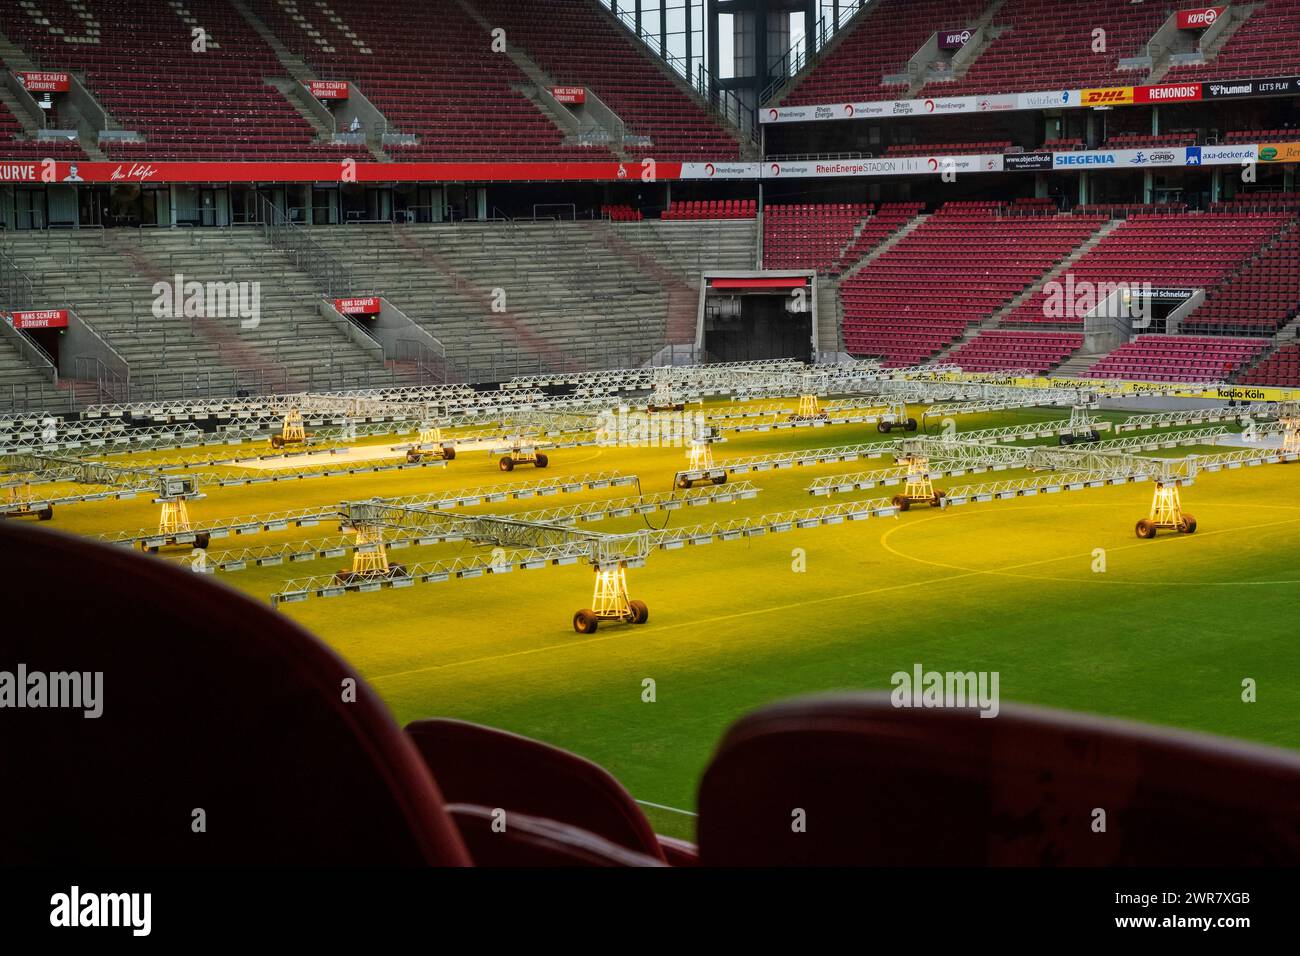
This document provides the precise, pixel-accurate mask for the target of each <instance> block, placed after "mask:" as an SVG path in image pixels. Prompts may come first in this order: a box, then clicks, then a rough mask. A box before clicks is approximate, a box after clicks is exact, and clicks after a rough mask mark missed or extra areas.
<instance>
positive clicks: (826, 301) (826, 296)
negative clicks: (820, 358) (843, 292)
mask: <svg viewBox="0 0 1300 956" xmlns="http://www.w3.org/2000/svg"><path fill="white" fill-rule="evenodd" d="M843 327H844V312H843V309H842V308H841V307H840V284H839V281H838V280H837V279H836V278H835V277H834V276H818V277H817V351H818V352H820V353H822V354H826V353H828V352H829V353H833V354H838V353H841V352H843V351H844V332H843Z"/></svg>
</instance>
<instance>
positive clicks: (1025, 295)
mask: <svg viewBox="0 0 1300 956" xmlns="http://www.w3.org/2000/svg"><path fill="white" fill-rule="evenodd" d="M1122 222H1123V220H1118V219H1112V220H1110V221H1109V222H1107V223H1105V224H1104V225H1102V226H1101V228H1099V229H1098V230H1097V231H1096V232H1094V233H1093V234H1092V235H1091V236H1089V237H1088V239H1087V240H1086V241H1084V242H1082V243H1080V244H1079V245H1078V246H1076V247H1075V248H1074V251H1073V252H1071V253H1070V254H1069V255H1068V256H1066V257H1065V258H1064V259H1062V260H1061V261H1060V262H1058V263H1057V264H1056V265H1055V266H1053V267H1052V268H1051V269H1049V270H1048V271H1047V272H1044V273H1043V274H1042V275H1041V276H1040V277H1039V279H1038V281H1037V282H1035V283H1034V284H1033V285H1031V286H1029V287H1028V288H1026V289H1025V290H1024V291H1023V292H1021V293H1020V294H1019V295H1017V296H1016V297H1015V298H1013V299H1012V300H1011V301H1010V302H1008V303H1007V304H1006V305H1004V306H1003V307H1002V308H1000V309H998V310H997V311H996V312H994V313H993V314H992V315H989V316H987V317H986V318H985V319H984V320H983V321H981V322H977V323H976V324H974V325H970V326H967V328H966V331H965V332H963V333H962V336H961V338H959V339H958V340H957V341H956V342H954V343H953V344H952V345H950V346H949V347H948V348H946V349H944V350H943V351H942V352H940V353H939V355H937V356H936V357H935V359H934V361H935V362H936V363H939V364H942V363H944V362H946V361H948V359H950V358H951V357H952V355H953V354H954V353H955V352H956V351H957V350H958V349H960V348H961V347H962V346H963V345H966V344H967V343H968V342H970V341H971V340H972V339H974V338H976V337H977V336H978V335H979V334H980V333H981V332H984V331H987V330H989V329H996V328H998V327H999V326H1000V324H1001V322H1002V320H1003V319H1005V318H1006V317H1007V316H1009V315H1011V314H1012V313H1013V312H1015V310H1016V309H1018V308H1020V306H1021V304H1022V303H1024V302H1025V301H1026V300H1028V299H1030V298H1032V297H1033V296H1034V294H1035V293H1037V292H1039V291H1040V290H1041V289H1042V288H1043V287H1044V286H1045V285H1047V283H1049V282H1051V281H1053V280H1055V279H1059V278H1060V277H1061V276H1063V275H1065V274H1066V273H1067V272H1069V271H1070V269H1071V267H1072V266H1073V265H1074V264H1075V263H1076V262H1078V261H1079V260H1080V259H1082V258H1083V257H1084V256H1086V255H1087V254H1088V253H1089V252H1090V251H1091V250H1092V249H1093V248H1095V247H1096V245H1097V244H1098V243H1099V242H1101V241H1102V239H1104V238H1106V237H1107V236H1108V235H1110V234H1111V233H1112V232H1114V231H1115V230H1116V229H1117V228H1119V226H1120V225H1121V224H1122ZM1043 331H1047V330H1043ZM1071 361H1073V357H1071V359H1070V360H1067V361H1066V362H1064V363H1062V365H1061V366H1060V368H1065V367H1066V366H1067V365H1069V364H1070V362H1071ZM1089 364H1091V362H1089Z"/></svg>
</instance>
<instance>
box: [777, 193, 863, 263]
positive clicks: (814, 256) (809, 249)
mask: <svg viewBox="0 0 1300 956" xmlns="http://www.w3.org/2000/svg"><path fill="white" fill-rule="evenodd" d="M873 209H874V207H873V206H872V204H871V203H800V204H795V205H771V206H767V207H766V208H765V209H764V210H763V267H764V268H767V269H816V270H817V271H818V272H823V273H825V272H828V271H830V269H831V265H832V264H833V263H836V262H839V261H840V256H841V254H842V253H843V252H844V250H845V249H846V248H847V247H848V245H849V244H850V243H851V242H853V241H854V240H855V239H856V238H857V237H858V235H859V233H860V232H861V230H862V229H863V228H865V227H866V225H867V224H868V223H869V222H870V221H871V219H870V217H871V214H872V211H873Z"/></svg>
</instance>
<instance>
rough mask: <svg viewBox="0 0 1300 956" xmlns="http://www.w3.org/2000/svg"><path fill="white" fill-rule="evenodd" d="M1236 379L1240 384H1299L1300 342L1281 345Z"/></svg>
mask: <svg viewBox="0 0 1300 956" xmlns="http://www.w3.org/2000/svg"><path fill="white" fill-rule="evenodd" d="M1237 381H1238V382H1239V383H1240V384H1242V385H1273V386H1281V387H1287V386H1290V387H1295V386H1300V343H1296V342H1289V343H1287V344H1286V345H1283V346H1282V347H1281V348H1279V349H1278V350H1277V351H1276V352H1274V353H1273V354H1272V355H1270V356H1268V357H1267V358H1265V359H1264V360H1263V361H1262V362H1260V363H1258V364H1257V365H1255V366H1254V367H1253V368H1251V369H1250V370H1249V371H1247V372H1246V374H1244V375H1242V376H1241V377H1240V378H1238V379H1237Z"/></svg>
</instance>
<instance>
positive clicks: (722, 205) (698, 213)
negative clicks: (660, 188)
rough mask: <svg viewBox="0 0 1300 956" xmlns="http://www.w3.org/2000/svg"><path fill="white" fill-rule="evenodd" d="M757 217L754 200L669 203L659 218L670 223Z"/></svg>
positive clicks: (756, 205)
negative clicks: (690, 220)
mask: <svg viewBox="0 0 1300 956" xmlns="http://www.w3.org/2000/svg"><path fill="white" fill-rule="evenodd" d="M757 215H758V202H757V201H756V200H753V199H709V200H687V201H686V202H672V203H669V205H668V208H667V209H665V210H664V212H663V215H662V216H660V218H661V219H667V220H669V221H670V222H672V221H682V220H689V219H753V218H754V217H755V216H757Z"/></svg>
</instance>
